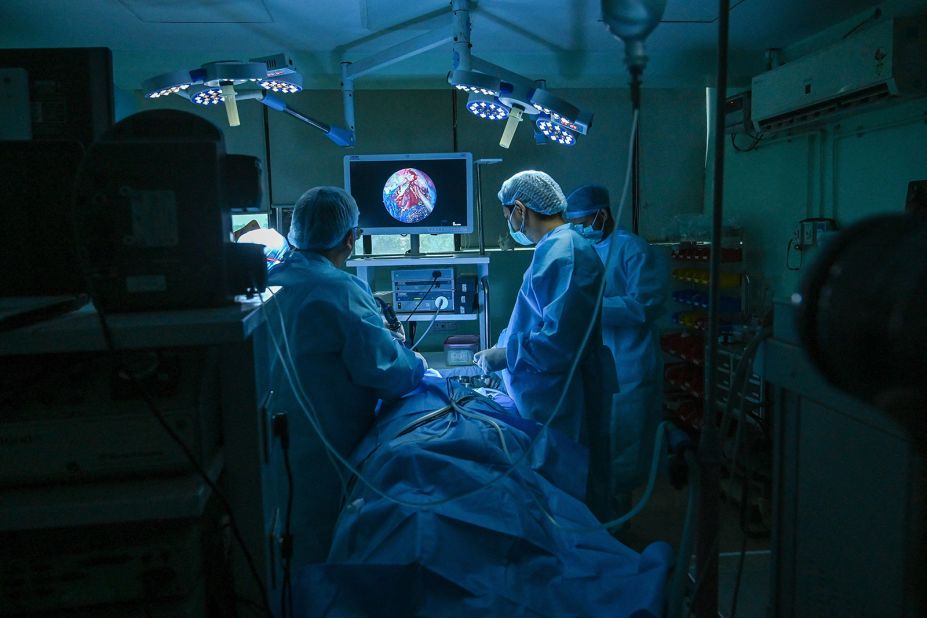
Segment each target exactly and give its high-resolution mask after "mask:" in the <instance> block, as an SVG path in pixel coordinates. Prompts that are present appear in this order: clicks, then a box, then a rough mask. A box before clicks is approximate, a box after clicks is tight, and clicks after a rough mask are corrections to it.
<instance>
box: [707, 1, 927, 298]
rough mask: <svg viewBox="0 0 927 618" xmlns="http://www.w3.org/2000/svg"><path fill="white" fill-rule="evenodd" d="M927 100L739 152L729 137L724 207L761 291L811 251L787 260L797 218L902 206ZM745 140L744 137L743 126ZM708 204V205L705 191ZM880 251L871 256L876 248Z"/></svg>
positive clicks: (772, 289)
mask: <svg viewBox="0 0 927 618" xmlns="http://www.w3.org/2000/svg"><path fill="white" fill-rule="evenodd" d="M912 4H919V6H920V11H921V12H923V11H924V10H925V7H927V3H924V2H920V3H911V2H893V3H886V4H885V5H883V6H882V10H883V19H884V18H885V17H884V16H891V15H898V14H910V12H911V5H912ZM870 14H871V13H870V12H866V13H864V14H861V15H859V16H857V17H855V18H853V19H851V20H848V21H847V22H845V23H842V24H837V25H835V26H834V27H833V28H830V29H828V31H826V32H823V33H819V34H818V35H816V36H814V37H812V38H811V39H810V40H809V41H803V42H802V43H799V44H798V45H796V46H795V47H794V48H789V49H786V50H785V56H786V57H787V58H791V59H794V58H795V57H799V56H800V55H801V54H805V53H810V52H812V51H813V50H814V49H818V48H820V47H821V46H823V45H826V44H829V43H832V42H834V41H836V40H839V39H840V38H841V37H842V36H843V34H845V33H846V32H848V31H849V30H850V29H851V28H853V27H854V26H855V25H857V24H858V23H860V22H862V21H863V20H865V19H866V18H867V17H869V15H870ZM925 120H927V101H925V100H924V99H920V100H914V101H907V102H903V103H895V104H892V105H890V106H887V107H883V108H879V109H873V110H871V111H865V112H864V113H858V114H855V115H853V116H850V117H844V118H841V119H840V120H839V121H836V122H833V123H831V124H829V125H826V126H824V127H820V128H815V129H812V130H807V131H804V132H801V133H798V134H796V135H794V136H791V137H789V136H785V137H778V138H776V139H773V140H764V141H762V142H760V145H759V147H758V148H757V149H756V150H753V151H750V152H736V151H734V150H733V149H732V148H731V147H730V142H729V141H728V142H727V144H726V156H725V192H724V212H725V216H726V217H727V216H730V217H733V218H735V219H736V220H737V221H738V222H739V223H740V224H741V225H743V227H744V232H745V243H746V261H747V263H746V267H747V269H748V271H749V272H751V273H753V274H754V275H756V276H755V280H757V282H758V286H757V287H758V289H759V290H760V294H759V296H760V297H761V298H763V299H765V300H766V301H770V300H771V299H772V298H774V297H775V298H781V297H788V296H790V295H791V294H792V293H793V292H794V291H796V290H797V289H798V287H799V285H800V281H801V277H802V275H803V274H804V272H805V271H807V266H808V264H809V263H811V261H812V260H813V256H814V253H815V251H810V252H807V253H808V255H805V256H801V255H800V254H799V253H797V252H793V253H792V254H791V256H790V257H791V259H792V261H793V262H794V265H797V264H798V263H799V261H800V258H801V257H803V258H804V259H803V261H802V262H801V263H802V267H801V268H800V269H799V270H789V269H788V268H787V267H786V249H787V246H788V243H789V239H790V238H791V237H792V236H793V234H794V233H795V229H796V227H797V225H798V221H799V220H801V219H804V218H807V217H828V218H834V219H836V220H837V222H838V224H839V225H840V226H841V227H846V226H848V225H850V224H852V223H853V222H855V221H858V220H860V219H862V218H864V217H867V216H870V215H873V214H877V213H886V212H901V211H903V209H904V201H905V193H906V191H907V184H908V182H909V181H911V180H917V179H924V178H927V149H925V148H924V147H923V145H924V143H925V141H927V124H925ZM738 143H740V144H741V145H749V143H750V140H749V139H748V138H746V137H744V136H741V137H740V139H739V140H738ZM706 194H707V196H708V197H707V200H706V209H705V212H706V213H710V212H711V197H710V191H706ZM876 257H877V256H874V258H876Z"/></svg>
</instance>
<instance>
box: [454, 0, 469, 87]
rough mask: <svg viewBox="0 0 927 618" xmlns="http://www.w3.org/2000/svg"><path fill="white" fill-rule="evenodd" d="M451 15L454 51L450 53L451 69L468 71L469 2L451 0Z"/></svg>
mask: <svg viewBox="0 0 927 618" xmlns="http://www.w3.org/2000/svg"><path fill="white" fill-rule="evenodd" d="M451 14H452V15H453V17H454V49H453V51H452V53H451V68H452V69H455V70H456V69H460V70H461V71H469V70H470V1H469V0H452V2H451Z"/></svg>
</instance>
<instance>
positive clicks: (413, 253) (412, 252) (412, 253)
mask: <svg viewBox="0 0 927 618" xmlns="http://www.w3.org/2000/svg"><path fill="white" fill-rule="evenodd" d="M409 239H410V240H411V241H412V246H411V247H410V248H409V250H408V251H406V255H407V256H409V257H420V256H421V255H422V252H421V251H419V239H418V234H410V235H409Z"/></svg>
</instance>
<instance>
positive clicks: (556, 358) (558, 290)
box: [475, 170, 614, 445]
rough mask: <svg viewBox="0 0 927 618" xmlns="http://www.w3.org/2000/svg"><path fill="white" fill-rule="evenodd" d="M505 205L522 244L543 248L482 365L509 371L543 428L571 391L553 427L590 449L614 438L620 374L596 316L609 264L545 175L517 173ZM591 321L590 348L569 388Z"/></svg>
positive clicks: (509, 383)
mask: <svg viewBox="0 0 927 618" xmlns="http://www.w3.org/2000/svg"><path fill="white" fill-rule="evenodd" d="M499 201H500V202H502V212H503V215H504V216H505V218H506V219H507V220H508V226H509V233H510V234H511V235H512V237H513V238H514V239H515V241H516V242H518V243H519V244H522V245H535V250H534V257H533V258H532V260H531V264H530V265H529V266H528V269H527V270H526V271H525V274H524V277H523V279H522V284H521V288H520V289H519V291H518V296H517V298H516V300H515V307H514V309H513V310H512V315H511V317H510V318H509V323H508V326H507V327H506V329H505V330H504V331H503V332H502V334H501V335H500V336H499V340H498V342H497V343H496V346H495V347H493V348H491V349H489V350H483V351H481V352H479V353H477V355H476V358H475V362H476V363H477V364H478V365H480V367H481V368H482V369H483V370H484V371H487V372H489V371H502V375H503V379H504V381H505V386H506V389H507V390H508V392H509V394H510V395H511V397H512V398H513V399H514V401H515V404H516V406H517V407H518V411H519V413H520V414H521V415H522V416H525V417H528V418H532V419H535V420H536V421H539V422H542V423H543V422H546V421H548V420H549V419H550V417H551V415H552V414H553V413H554V409H555V408H556V405H557V402H558V400H559V399H560V396H561V393H563V391H564V389H566V397H565V399H564V403H563V406H562V407H561V408H560V410H559V411H558V412H557V414H556V416H555V417H554V418H553V420H552V421H551V423H550V427H553V428H554V429H558V430H560V431H561V432H563V433H565V434H566V435H567V436H569V437H571V438H573V439H574V440H577V441H579V442H581V443H584V444H587V445H588V444H590V443H591V442H594V441H595V440H598V439H600V438H601V437H602V436H604V435H605V434H606V433H607V403H608V401H609V400H610V397H611V393H612V392H613V391H614V388H613V386H612V385H613V384H614V378H613V375H609V372H603V371H602V367H603V362H606V361H607V362H608V363H609V364H610V362H611V356H610V354H608V351H607V350H605V348H604V346H603V345H602V343H601V341H602V340H601V328H600V324H599V317H598V315H597V312H596V307H597V305H598V291H599V286H600V283H601V281H602V275H603V269H602V263H601V261H600V260H599V258H598V255H596V252H595V250H594V249H593V248H592V246H591V245H590V244H589V243H588V242H586V241H585V240H584V239H583V238H582V237H581V236H580V235H579V234H577V233H576V232H575V231H574V230H573V228H572V226H570V225H569V224H567V222H566V220H565V219H564V218H563V211H564V210H565V209H566V198H565V197H564V195H563V191H562V190H561V189H560V186H559V185H558V184H557V183H556V182H555V181H554V180H553V178H551V177H550V176H548V175H547V174H545V173H544V172H538V171H533V170H530V171H524V172H519V173H518V174H515V175H514V176H512V177H511V178H509V179H508V180H506V181H505V182H504V183H503V184H502V189H501V190H500V191H499ZM590 321H592V322H593V324H592V334H591V336H590V339H589V343H588V345H587V348H586V350H585V353H584V355H583V357H582V358H581V359H580V363H579V367H578V370H577V371H576V374H575V376H574V378H573V380H572V381H571V382H570V383H569V384H567V374H568V372H569V370H570V367H571V365H572V363H573V360H574V359H575V358H576V355H577V354H578V352H579V349H580V346H581V345H582V341H583V337H584V335H585V334H586V330H587V329H588V328H589V325H590ZM609 380H611V382H610V381H609Z"/></svg>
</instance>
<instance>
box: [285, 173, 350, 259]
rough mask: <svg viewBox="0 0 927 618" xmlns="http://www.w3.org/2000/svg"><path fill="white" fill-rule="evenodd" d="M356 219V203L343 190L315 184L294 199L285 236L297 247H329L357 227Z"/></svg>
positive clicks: (318, 248)
mask: <svg viewBox="0 0 927 618" xmlns="http://www.w3.org/2000/svg"><path fill="white" fill-rule="evenodd" d="M357 218H358V211H357V203H356V202H355V201H354V198H353V197H351V196H350V195H349V194H348V193H347V192H346V191H345V190H344V189H340V188H338V187H314V188H312V189H309V190H308V191H306V192H305V193H303V195H302V197H300V198H299V199H298V200H296V206H295V207H294V208H293V219H292V220H291V221H290V233H289V234H287V236H286V237H287V239H289V241H290V244H291V245H293V246H294V247H296V248H297V249H307V250H309V251H323V250H325V249H332V248H334V247H335V246H337V245H338V243H340V242H341V241H342V240H343V239H344V237H345V236H346V235H347V233H348V231H349V230H350V229H351V228H353V227H357Z"/></svg>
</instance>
